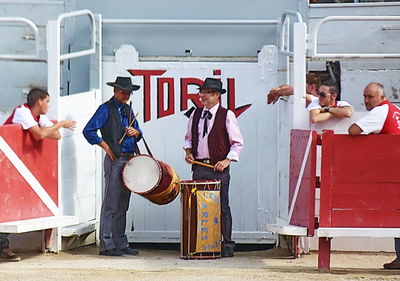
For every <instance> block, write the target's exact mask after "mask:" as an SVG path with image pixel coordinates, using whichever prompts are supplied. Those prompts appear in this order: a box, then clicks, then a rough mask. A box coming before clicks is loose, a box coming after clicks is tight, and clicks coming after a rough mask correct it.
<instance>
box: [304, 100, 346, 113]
mask: <svg viewBox="0 0 400 281" xmlns="http://www.w3.org/2000/svg"><path fill="white" fill-rule="evenodd" d="M345 106H349V107H351V108H353V107H352V106H351V104H349V103H348V102H347V101H341V100H340V101H337V102H336V107H345ZM321 108H322V106H321V105H320V104H319V99H318V98H317V99H316V100H313V101H312V102H311V103H310V104H309V105H308V106H307V111H311V110H314V109H321Z"/></svg>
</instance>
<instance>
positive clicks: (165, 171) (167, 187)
mask: <svg viewBox="0 0 400 281" xmlns="http://www.w3.org/2000/svg"><path fill="white" fill-rule="evenodd" d="M122 180H123V182H124V185H125V187H126V188H128V189H129V190H130V191H132V192H134V193H136V194H139V195H141V196H143V197H145V198H147V199H148V200H150V201H151V202H153V203H156V204H158V205H164V204H168V203H171V202H172V201H174V199H175V198H176V197H177V196H178V194H179V176H178V174H177V173H176V172H175V170H174V169H173V168H172V167H171V166H169V165H168V164H166V163H164V162H161V161H158V160H157V159H155V158H153V157H151V156H150V155H147V154H139V155H136V156H134V157H132V158H131V159H129V160H128V161H127V162H126V164H125V167H124V169H123V171H122Z"/></svg>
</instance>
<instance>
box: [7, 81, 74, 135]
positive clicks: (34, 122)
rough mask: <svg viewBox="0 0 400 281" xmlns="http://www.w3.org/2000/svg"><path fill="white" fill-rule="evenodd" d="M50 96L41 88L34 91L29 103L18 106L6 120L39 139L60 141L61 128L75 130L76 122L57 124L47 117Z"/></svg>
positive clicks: (29, 97) (65, 121) (68, 121)
mask: <svg viewBox="0 0 400 281" xmlns="http://www.w3.org/2000/svg"><path fill="white" fill-rule="evenodd" d="M49 102H50V96H49V94H48V93H47V92H46V91H44V90H42V89H39V88H34V89H32V90H31V91H30V92H29V94H28V97H27V103H25V104H23V105H20V106H18V107H17V108H15V109H14V111H13V113H12V114H11V116H10V117H8V119H7V120H6V122H5V123H4V125H7V124H21V125H22V128H23V129H24V130H27V131H28V132H29V133H31V134H32V135H34V136H36V137H38V138H41V139H43V138H51V139H60V138H61V135H60V132H59V131H58V130H59V129H60V128H67V129H70V130H73V129H74V128H75V124H76V122H75V121H73V120H62V121H59V122H56V123H55V124H54V123H53V122H51V121H50V120H49V118H48V117H47V116H46V113H47V111H48V110H49Z"/></svg>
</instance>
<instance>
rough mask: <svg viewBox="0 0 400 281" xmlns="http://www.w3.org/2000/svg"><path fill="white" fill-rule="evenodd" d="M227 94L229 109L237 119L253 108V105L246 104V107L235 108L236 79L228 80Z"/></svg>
mask: <svg viewBox="0 0 400 281" xmlns="http://www.w3.org/2000/svg"><path fill="white" fill-rule="evenodd" d="M227 92H228V96H227V102H228V109H230V110H232V111H233V113H235V116H236V117H239V116H240V114H242V113H243V112H245V111H246V110H247V109H248V108H249V107H250V106H251V104H246V105H242V106H239V107H238V108H236V107H235V106H236V100H235V96H236V93H235V78H228V89H227Z"/></svg>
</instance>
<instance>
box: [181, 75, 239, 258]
mask: <svg viewBox="0 0 400 281" xmlns="http://www.w3.org/2000/svg"><path fill="white" fill-rule="evenodd" d="M225 92H226V90H224V89H222V82H221V81H220V80H218V79H214V78H206V80H205V81H204V83H203V85H202V86H201V87H200V92H199V95H200V101H201V103H202V104H203V106H204V107H202V108H197V109H196V110H195V111H194V113H193V114H192V115H191V116H190V119H189V124H188V131H187V133H186V135H185V151H186V156H185V161H186V162H187V163H189V164H193V162H192V161H193V160H196V161H199V162H203V163H207V164H212V165H214V169H211V168H208V167H205V166H202V165H198V164H194V165H193V166H192V170H193V179H194V180H220V181H221V230H222V237H223V242H222V256H223V257H233V253H234V249H235V242H234V241H233V240H232V215H231V209H230V207H229V193H228V192H229V181H230V174H229V164H230V163H231V161H239V155H240V152H241V150H242V148H243V138H242V135H241V133H240V129H239V125H238V122H237V119H236V116H235V114H234V113H233V112H232V111H230V110H228V109H226V108H223V107H222V106H220V104H219V101H220V97H221V94H224V93H225Z"/></svg>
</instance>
